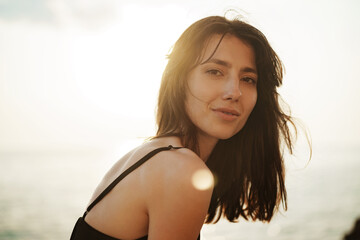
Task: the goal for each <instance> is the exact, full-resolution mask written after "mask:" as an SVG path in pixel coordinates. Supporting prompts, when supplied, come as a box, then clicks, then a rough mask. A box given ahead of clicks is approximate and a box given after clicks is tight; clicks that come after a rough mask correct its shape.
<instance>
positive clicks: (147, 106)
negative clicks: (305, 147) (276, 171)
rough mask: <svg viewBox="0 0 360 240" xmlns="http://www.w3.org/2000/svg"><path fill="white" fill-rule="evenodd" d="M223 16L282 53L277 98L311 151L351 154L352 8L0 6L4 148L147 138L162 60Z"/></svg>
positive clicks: (272, 4) (357, 80)
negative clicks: (334, 149)
mask: <svg viewBox="0 0 360 240" xmlns="http://www.w3.org/2000/svg"><path fill="white" fill-rule="evenodd" d="M228 9H234V10H236V12H237V13H238V14H240V15H242V17H243V19H244V20H246V21H247V22H249V23H250V24H252V25H254V26H255V27H257V28H258V29H260V30H261V31H262V32H263V33H264V34H265V35H266V37H267V38H268V40H269V42H270V44H271V45H272V47H273V48H274V50H275V51H276V52H277V53H278V55H279V56H280V58H281V60H282V61H283V63H284V65H285V69H286V73H285V77H284V81H283V83H284V84H283V86H282V87H281V88H280V89H279V91H280V93H281V95H282V97H283V99H284V100H285V101H286V102H287V103H288V104H289V106H290V108H291V110H292V114H293V116H294V117H296V118H297V119H299V121H301V123H302V124H303V125H304V126H305V127H306V129H307V130H308V131H309V133H310V135H311V138H312V142H313V145H314V146H340V145H342V146H343V145H344V146H345V145H346V146H355V147H356V146H359V145H360V140H359V138H358V136H359V135H360V126H359V125H360V124H359V123H360V107H359V104H360V94H359V93H360V66H359V65H360V46H359V42H360V16H359V14H358V13H359V12H360V2H359V1H357V0H311V1H310V0H302V1H290V0H275V1H266V0H252V1H243V0H241V1H240V0H238V1H236V0H232V1H230V0H225V1H211V0H200V1H190V0H176V1H165V0H150V1H145V0H144V1H140V0H135V1H130V0H122V1H115V0H93V1H85V0H0V151H42V150H44V151H46V150H70V149H72V150H74V149H97V148H99V149H104V148H111V147H116V146H118V144H119V143H121V142H122V141H124V139H144V138H146V137H149V136H152V135H154V134H155V129H156V128H155V120H154V119H155V105H156V98H157V92H158V88H159V85H160V79H161V74H162V71H163V69H164V67H165V65H166V54H168V53H169V50H170V49H171V46H172V45H173V44H174V43H175V41H176V40H177V38H178V37H179V36H180V34H181V33H182V32H183V31H184V30H185V29H186V28H187V27H188V26H189V25H190V24H191V23H193V22H195V21H196V20H199V19H201V18H203V17H206V16H209V15H222V16H223V15H224V14H225V12H226V11H227V10H228ZM233 15H234V13H233V12H230V13H227V16H229V17H230V18H231V16H233Z"/></svg>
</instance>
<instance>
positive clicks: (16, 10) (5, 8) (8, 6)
mask: <svg viewBox="0 0 360 240" xmlns="http://www.w3.org/2000/svg"><path fill="white" fill-rule="evenodd" d="M0 19H3V20H7V21H18V20H30V21H35V22H52V21H53V20H54V19H53V14H52V12H51V10H50V9H49V7H48V6H47V4H46V2H45V1H44V0H0Z"/></svg>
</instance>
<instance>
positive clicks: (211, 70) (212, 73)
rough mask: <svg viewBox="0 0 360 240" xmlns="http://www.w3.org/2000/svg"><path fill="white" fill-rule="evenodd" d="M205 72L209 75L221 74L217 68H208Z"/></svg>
mask: <svg viewBox="0 0 360 240" xmlns="http://www.w3.org/2000/svg"><path fill="white" fill-rule="evenodd" d="M206 73H208V74H210V75H214V76H222V72H220V71H219V70H217V69H210V70H207V71H206Z"/></svg>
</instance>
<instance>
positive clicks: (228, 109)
mask: <svg viewBox="0 0 360 240" xmlns="http://www.w3.org/2000/svg"><path fill="white" fill-rule="evenodd" d="M212 110H213V111H216V112H225V113H231V114H233V115H236V116H240V113H239V111H237V110H236V109H233V108H226V107H219V108H212Z"/></svg>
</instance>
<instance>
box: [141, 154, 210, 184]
mask: <svg viewBox="0 0 360 240" xmlns="http://www.w3.org/2000/svg"><path fill="white" fill-rule="evenodd" d="M199 172H201V173H203V175H204V176H205V175H206V174H208V176H211V177H212V174H211V171H210V170H209V169H208V167H207V166H206V164H205V163H204V162H203V161H202V160H201V159H200V158H199V157H198V156H197V155H196V154H195V153H194V152H193V151H191V150H189V149H186V148H184V149H176V150H175V149H173V150H169V151H163V152H160V153H158V154H157V155H155V156H154V157H153V159H152V160H151V163H150V164H149V166H148V167H147V168H146V173H144V178H145V179H146V181H150V182H152V183H154V184H157V185H158V186H161V185H162V183H165V182H166V183H167V184H166V186H165V187H169V183H172V184H185V186H188V187H191V188H190V189H192V188H194V184H192V182H193V181H194V176H196V174H197V173H199ZM186 184H187V185H186ZM185 186H184V187H185ZM195 188H196V187H195ZM190 189H189V190H190ZM210 189H211V186H210ZM184 190H186V189H184Z"/></svg>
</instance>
